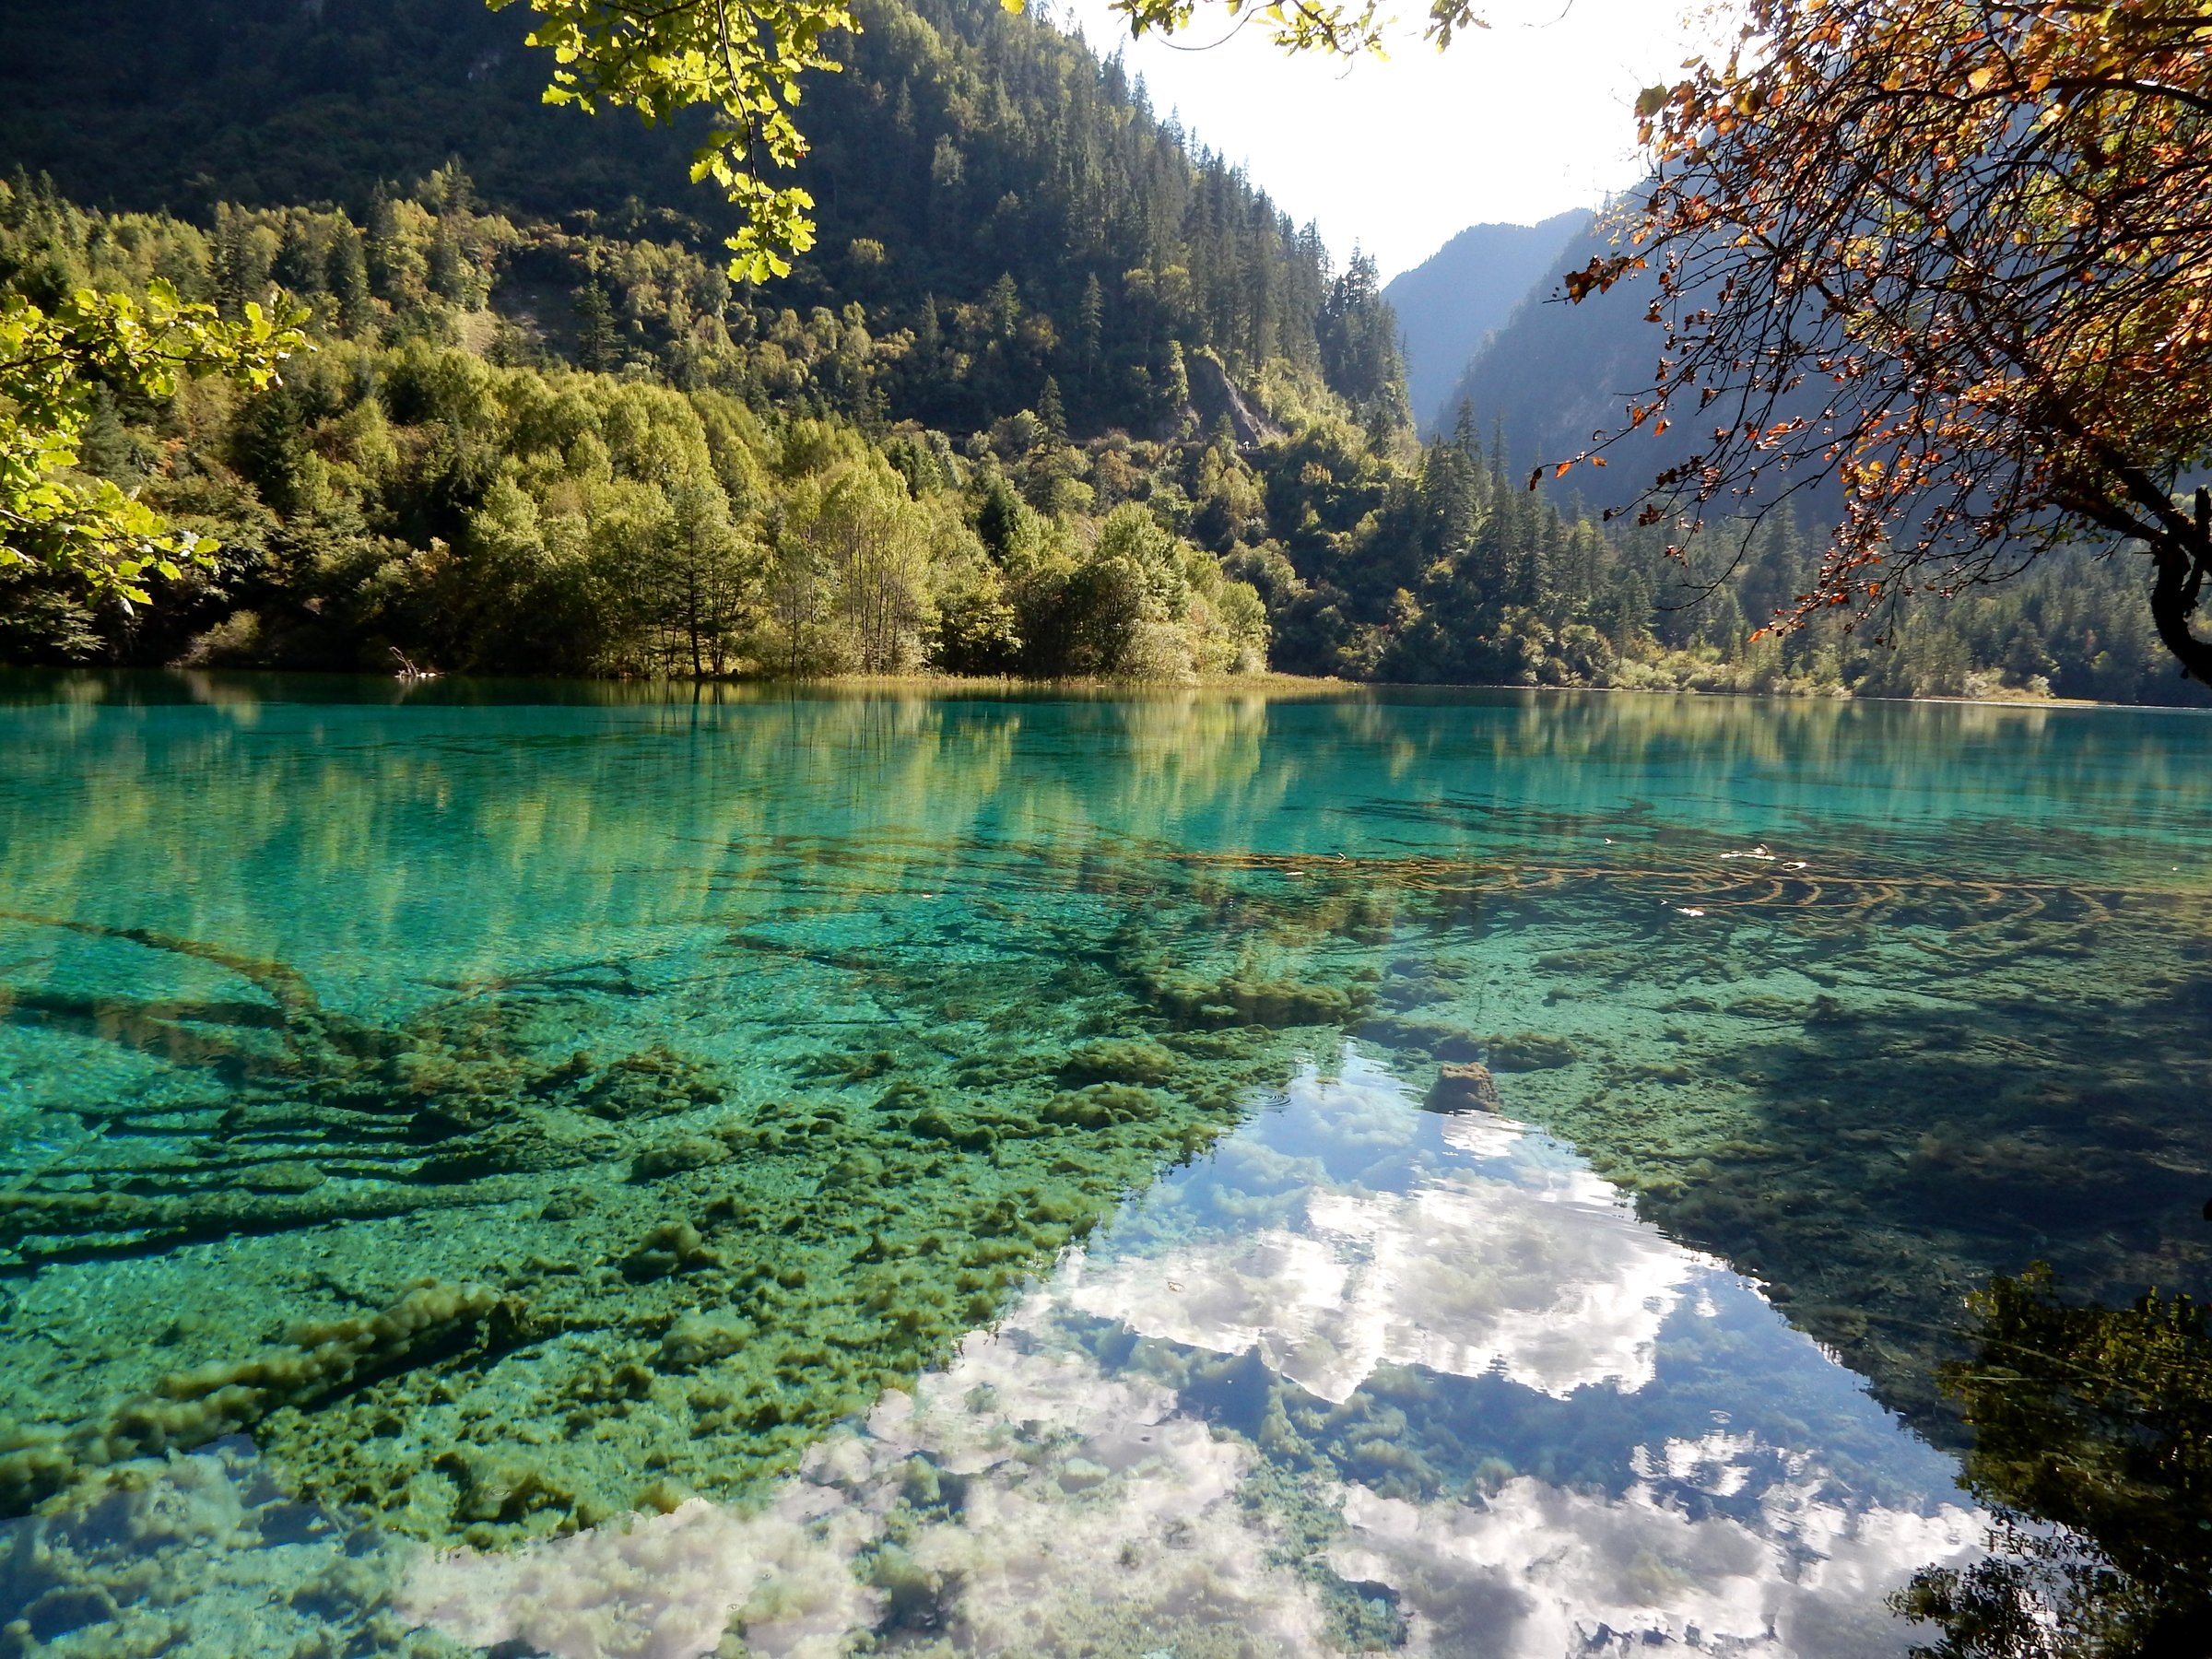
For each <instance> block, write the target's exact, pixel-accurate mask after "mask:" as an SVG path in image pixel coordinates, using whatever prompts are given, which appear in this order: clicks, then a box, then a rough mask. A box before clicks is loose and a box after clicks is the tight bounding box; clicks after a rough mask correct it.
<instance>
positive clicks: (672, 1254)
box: [622, 1221, 722, 1284]
mask: <svg viewBox="0 0 2212 1659" xmlns="http://www.w3.org/2000/svg"><path fill="white" fill-rule="evenodd" d="M721 1265H722V1258H721V1257H720V1256H718V1255H716V1254H715V1253H713V1252H712V1251H711V1250H709V1249H708V1248H707V1241H705V1240H704V1239H702V1238H700V1236H699V1229H698V1228H696V1227H694V1226H692V1225H691V1223H690V1222H688V1221H664V1222H662V1223H661V1224H660V1225H659V1226H658V1227H656V1228H654V1229H653V1230H652V1231H651V1232H649V1233H647V1234H646V1235H645V1239H644V1241H643V1242H642V1243H641V1244H640V1245H639V1246H638V1247H637V1249H635V1250H633V1251H631V1252H630V1253H629V1254H628V1255H626V1256H624V1257H623V1258H622V1274H623V1277H625V1278H628V1279H630V1280H632V1281H633V1282H635V1283H638V1284H650V1283H652V1282H653V1280H654V1279H662V1278H666V1277H668V1276H669V1275H670V1274H672V1273H681V1272H684V1271H686V1270H687V1269H689V1268H693V1267H719V1266H721Z"/></svg>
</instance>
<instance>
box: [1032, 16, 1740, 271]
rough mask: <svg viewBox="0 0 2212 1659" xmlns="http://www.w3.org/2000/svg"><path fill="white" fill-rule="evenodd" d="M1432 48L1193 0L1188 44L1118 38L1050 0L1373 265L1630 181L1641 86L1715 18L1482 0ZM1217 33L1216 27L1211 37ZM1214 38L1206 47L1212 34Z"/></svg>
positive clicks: (1335, 240)
mask: <svg viewBox="0 0 2212 1659" xmlns="http://www.w3.org/2000/svg"><path fill="white" fill-rule="evenodd" d="M1480 9H1481V10H1482V11H1483V13H1484V14H1485V15H1486V16H1487V17H1488V18H1489V20H1490V24H1491V27H1490V28H1489V29H1487V30H1471V31H1469V32H1468V33H1466V34H1465V35H1463V36H1461V37H1460V39H1459V40H1458V41H1455V42H1454V43H1453V47H1452V49H1451V50H1450V51H1449V52H1447V53H1441V54H1440V53H1437V52H1436V51H1434V50H1433V49H1432V48H1430V47H1429V46H1426V45H1424V44H1422V42H1421V41H1420V40H1419V39H1418V34H1417V33H1415V32H1414V31H1413V30H1412V29H1411V27H1410V25H1407V26H1404V28H1403V32H1404V39H1403V41H1402V42H1401V43H1400V44H1399V45H1398V46H1397V47H1395V48H1394V52H1393V54H1392V56H1391V57H1390V59H1389V61H1387V62H1382V63H1377V62H1373V61H1361V62H1359V63H1355V64H1352V65H1348V66H1347V65H1345V64H1343V63H1341V62H1328V61H1324V60H1322V59H1318V58H1309V59H1299V60H1289V61H1287V60H1286V59H1285V58H1284V56H1283V54H1282V53H1280V52H1278V51H1277V49H1276V48H1275V47H1273V46H1272V45H1270V44H1269V43H1268V41H1267V39H1266V37H1265V34H1264V33H1263V32H1262V30H1263V28H1264V25H1263V24H1262V23H1261V22H1259V21H1257V20H1255V21H1253V22H1252V23H1251V24H1250V25H1248V26H1246V27H1244V28H1242V29H1239V28H1238V27H1237V26H1236V25H1235V24H1234V23H1233V22H1231V21H1230V20H1229V19H1228V18H1225V17H1223V16H1222V15H1220V14H1219V13H1218V11H1214V12H1212V13H1210V14H1209V12H1208V11H1207V10H1206V9H1205V8H1202V9H1201V11H1200V14H1199V17H1198V18H1197V19H1196V21H1195V22H1194V24H1193V26H1192V28H1191V29H1190V30H1189V32H1188V34H1187V37H1177V38H1178V40H1179V41H1182V40H1185V39H1187V41H1188V43H1189V45H1188V49H1186V48H1184V47H1182V46H1179V45H1171V44H1169V43H1168V42H1166V41H1162V40H1160V39H1159V37H1157V36H1147V37H1146V38H1145V39H1144V40H1142V41H1128V40H1127V25H1126V24H1125V23H1124V21H1123V20H1122V18H1120V17H1119V16H1117V15H1116V14H1115V13H1113V12H1112V11H1111V10H1109V9H1108V7H1107V6H1106V3H1105V0H1060V3H1059V4H1055V5H1053V6H1051V8H1050V15H1051V16H1053V18H1056V19H1059V20H1061V21H1062V22H1063V23H1074V24H1079V25H1080V26H1081V28H1082V29H1083V33H1084V35H1085V37H1086V38H1087V39H1088V41H1090V42H1091V44H1092V45H1093V46H1095V47H1097V48H1098V49H1099V50H1100V51H1101V52H1108V53H1111V52H1112V50H1113V48H1114V46H1115V45H1116V44H1117V43H1121V42H1124V41H1125V42H1126V59H1125V61H1126V63H1127V65H1128V66H1129V68H1130V69H1131V70H1132V71H1134V72H1135V73H1138V74H1141V75H1142V76H1144V77H1145V84H1146V86H1147V88H1149V89H1150V92H1151V96H1152V103H1153V107H1154V108H1155V109H1156V110H1158V111H1159V112H1160V113H1162V114H1163V115H1164V114H1166V113H1167V112H1169V111H1170V110H1174V111H1176V112H1179V113H1180V115H1181V117H1182V123H1183V125H1184V126H1185V127H1186V128H1188V129H1190V130H1191V131H1192V132H1194V134H1195V135H1196V136H1197V137H1198V139H1199V141H1200V142H1202V143H1204V144H1206V145H1208V146H1210V147H1212V148H1214V149H1216V150H1218V151H1220V152H1221V153H1222V154H1224V155H1226V156H1228V157H1229V158H1230V160H1232V161H1241V162H1242V163H1244V164H1245V166H1246V167H1247V169H1248V171H1249V172H1250V174H1251V176H1252V179H1253V182H1254V183H1255V184H1257V185H1259V186H1260V187H1261V188H1262V189H1264V190H1265V191H1266V192H1267V193H1268V194H1271V195H1272V196H1273V197H1274V198H1275V199H1276V201H1277V203H1279V204H1280V205H1281V206H1283V207H1284V208H1285V209H1286V210H1287V211H1288V213H1289V214H1290V215H1291V217H1292V218H1295V219H1297V220H1298V221H1299V222H1300V223H1301V224H1302V223H1304V222H1305V221H1306V220H1307V219H1310V218H1311V219H1315V220H1318V221H1319V222H1320V225H1321V229H1322V234H1323V235H1324V237H1325V238H1326V239H1327V241H1328V244H1329V246H1330V248H1331V250H1332V251H1333V252H1334V253H1335V254H1336V255H1337V256H1338V258H1340V259H1341V258H1343V257H1344V256H1345V255H1347V254H1348V253H1350V252H1351V250H1352V248H1353V246H1354V244H1355V243H1356V244H1358V245H1359V246H1360V247H1363V248H1365V249H1366V250H1367V251H1368V252H1369V253H1372V254H1373V255H1374V256H1375V258H1376V259H1377V261H1379V262H1380V264H1381V265H1382V275H1383V277H1385V278H1387V277H1392V276H1394V275H1395V274H1396V273H1398V272H1399V271H1402V270H1405V269H1406V268H1407V267H1409V266H1412V265H1418V264H1419V263H1420V262H1421V261H1422V260H1424V259H1426V258H1427V257H1428V256H1429V255H1430V254H1431V253H1434V252H1436V250H1437V249H1438V248H1439V247H1441V245H1442V244H1443V243H1444V242H1446V241H1449V240H1450V239H1451V238H1452V237H1453V235H1454V234H1455V233H1457V232H1458V231H1460V230H1462V229H1465V228H1466V227H1467V226H1469V225H1475V224H1483V223H1487V222H1503V223H1514V224H1535V222H1536V221H1538V220H1539V219H1543V218H1549V217H1550V216H1551V215H1552V214H1555V213H1558V212H1559V211H1561V210H1562V209H1565V208H1569V207H1580V206H1598V205H1599V204H1600V203H1602V202H1603V201H1604V199H1605V197H1606V193H1607V192H1609V191H1618V190H1622V189H1625V188H1627V187H1628V186H1629V185H1630V184H1632V183H1634V182H1635V181H1636V179H1637V177H1638V174H1639V172H1640V171H1641V168H1640V165H1639V162H1638V159H1637V153H1636V142H1635V140H1636V133H1635V119H1634V116H1633V114H1632V113H1631V111H1632V108H1633V106H1634V103H1635V100H1636V93H1637V91H1638V90H1639V89H1640V88H1643V87H1647V86H1650V85H1652V84H1653V82H1655V81H1659V80H1663V79H1671V78H1673V74H1674V71H1675V70H1676V69H1677V67H1678V66H1679V65H1680V64H1681V62H1682V60H1683V59H1684V57H1686V56H1687V55H1689V54H1690V53H1692V52H1693V51H1694V50H1695V44H1696V42H1697V41H1700V40H1704V39H1707V38H1709V33H1708V31H1709V30H1710V29H1711V28H1712V25H1710V24H1705V25H1697V24H1693V23H1692V22H1690V21H1688V20H1686V18H1685V16H1684V13H1685V11H1686V9H1687V8H1686V6H1684V5H1683V4H1681V3H1680V0H1494V3H1493V4H1490V5H1488V6H1483V7H1481V8H1480ZM1215 42H1219V43H1218V44H1215ZM1207 48H1210V49H1207Z"/></svg>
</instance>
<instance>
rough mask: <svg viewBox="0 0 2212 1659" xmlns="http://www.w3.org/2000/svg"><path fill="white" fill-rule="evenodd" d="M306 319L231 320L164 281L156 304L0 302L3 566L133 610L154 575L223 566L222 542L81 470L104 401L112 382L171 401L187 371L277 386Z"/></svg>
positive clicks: (254, 310)
mask: <svg viewBox="0 0 2212 1659" xmlns="http://www.w3.org/2000/svg"><path fill="white" fill-rule="evenodd" d="M305 316H306V313H305V312H289V311H286V312H277V313H274V314H272V313H271V312H267V311H265V310H264V309H263V308H262V307H261V306H259V305H255V304H249V305H247V306H246V307H245V308H244V317H243V320H242V321H240V322H236V323H232V322H227V321H225V320H224V319H223V318H222V317H220V316H218V314H217V312H216V310H215V308H214V307H213V306H211V305H202V304H186V303H185V302H184V301H182V300H180V299H179V298H178V297H177V292H176V289H175V288H171V286H170V285H169V284H168V283H167V282H163V281H160V280H158V279H157V280H156V281H154V282H152V283H149V284H148V285H147V298H146V302H145V304H144V305H140V304H139V303H138V302H137V301H136V300H133V299H131V298H130V297H129V296H128V295H124V294H102V293H96V292H94V291H93V290H91V289H89V288H84V289H79V290H78V291H77V292H76V293H75V294H73V295H71V296H70V297H69V298H68V299H66V300H63V301H62V302H61V303H60V304H59V305H57V306H55V307H54V308H53V310H52V311H51V312H48V311H44V310H41V308H40V307H38V306H36V305H33V304H32V303H31V302H30V301H29V300H27V299H25V298H24V297H23V296H21V295H20V294H10V295H8V296H6V299H5V300H0V571H6V570H7V569H8V568H9V567H11V566H12V567H18V568H19V567H25V566H29V567H33V568H36V569H39V570H42V571H47V572H49V573H52V574H55V575H58V576H60V577H62V578H64V579H65V581H67V582H70V583H71V584H72V585H74V586H76V587H78V588H80V589H82V590H83V592H84V594H85V596H86V597H87V598H88V599H90V600H93V601H95V602H97V601H100V600H106V599H118V600H121V601H123V602H124V603H125V604H126V605H127V604H131V603H137V604H144V603H146V602H147V598H148V597H149V595H148V594H147V587H146V583H147V577H148V576H149V574H152V575H159V576H164V577H169V578H171V579H174V578H175V577H177V576H179V575H180V574H182V566H183V565H186V564H200V565H206V564H208V563H209V562H211V557H212V555H213V553H214V551H215V547H216V544H215V543H214V542H213V541H211V540H209V539H208V538H206V537H205V536H201V535H194V533H193V532H191V531H189V530H176V529H172V528H171V527H170V526H169V525H168V524H164V523H163V522H162V520H161V519H160V517H159V515H157V514H156V513H155V512H152V511H151V510H150V509H148V508H147V507H146V506H144V505H143V504H141V503H140V502H139V501H138V500H135V498H133V497H131V496H129V495H126V494H125V493H124V491H123V490H121V489H120V488H117V487H116V486H115V485H114V484H113V483H112V482H110V481H109V480H107V479H105V478H85V477H76V476H73V473H72V469H73V468H74V467H75V466H76V463H77V460H78V454H79V447H80V444H81V442H82V440H83V438H84V435H85V431H86V429H87V428H88V426H89V424H90V423H91V419H92V415H93V410H94V406H95V399H96V397H97V395H98V394H99V390H100V388H101V387H102V386H104V387H106V388H108V389H109V390H110V391H112V392H119V393H123V394H127V395H131V396H135V397H137V398H141V399H145V400H147V401H153V402H159V401H163V400H166V399H168V398H169V397H171V396H173V395H174V394H175V393H176V389H177V384H178V381H179V378H180V377H181V376H188V375H189V376H198V375H206V374H213V373H220V374H224V375H227V376H228V377H229V379H231V380H232V381H235V382H237V383H239V384H240V385H241V386H246V387H249V388H254V389H259V388H262V387H265V386H269V385H273V384H275V383H276V382H277V366H278V365H279V364H280V363H281V362H282V361H283V360H284V359H286V358H287V357H288V356H289V355H290V354H291V353H293V352H295V351H298V350H300V349H301V348H303V347H305V346H306V343H307V342H306V336H305V335H302V334H301V333H300V328H299V324H300V322H302V321H303V320H304V319H305Z"/></svg>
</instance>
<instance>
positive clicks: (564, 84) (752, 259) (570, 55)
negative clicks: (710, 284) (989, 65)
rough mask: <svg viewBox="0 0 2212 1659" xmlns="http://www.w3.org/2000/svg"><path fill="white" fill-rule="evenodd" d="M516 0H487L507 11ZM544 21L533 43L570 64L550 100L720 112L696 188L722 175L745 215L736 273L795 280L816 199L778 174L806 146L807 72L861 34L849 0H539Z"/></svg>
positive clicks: (833, 64)
mask: <svg viewBox="0 0 2212 1659" xmlns="http://www.w3.org/2000/svg"><path fill="white" fill-rule="evenodd" d="M515 3H516V0H488V4H489V5H490V6H491V8H492V10H494V11H503V10H505V9H506V8H507V7H508V6H512V5H514V4H515ZM528 4H529V6H530V9H531V10H532V11H534V12H535V13H536V14H537V15H538V16H539V17H540V18H543V19H544V21H543V22H541V23H540V24H539V25H538V26H537V28H536V29H534V30H533V31H532V32H531V35H530V44H532V45H533V46H543V47H549V48H550V49H551V50H552V53H553V55H554V58H555V60H556V62H557V64H558V65H559V67H557V68H556V69H555V70H554V72H553V82H552V85H550V86H549V87H547V88H546V101H547V103H555V104H574V105H575V106H576V107H577V108H579V109H581V110H582V111H584V112H586V113H587V114H596V113H597V112H598V111H599V108H600V106H601V105H602V104H607V105H615V106H619V107H622V108H627V109H632V110H635V111H637V112H638V113H639V114H640V115H641V116H643V117H644V118H645V120H646V122H647V123H648V124H660V123H664V122H668V121H672V120H674V119H676V118H677V117H678V116H680V115H682V114H683V113H685V112H687V111H690V110H695V109H705V110H708V111H710V112H712V115H713V119H714V125H713V126H712V129H711V130H710V131H709V132H708V134H707V135H706V138H705V141H704V142H702V143H701V144H700V146H699V147H698V148H697V149H696V150H695V151H694V152H693V155H692V163H691V178H692V182H694V183H702V182H706V181H707V180H709V179H712V181H713V182H715V183H717V184H719V185H721V186H722V188H723V189H724V191H725V192H727V193H728V195H729V198H730V201H731V202H732V203H733V204H734V205H735V206H736V207H737V209H738V210H739V212H740V214H741V215H742V220H741V222H740V224H739V225H738V228H737V230H736V233H735V235H733V236H732V237H731V238H730V239H729V248H730V253H731V256H732V257H731V260H730V275H731V276H733V277H737V278H738V279H740V280H742V281H752V282H761V281H765V280H767V279H768V278H769V277H785V276H789V275H790V273H791V257H790V256H791V255H793V254H794V253H806V250H807V249H809V248H811V247H813V246H814V222H813V220H812V219H811V218H808V217H807V216H808V212H809V210H810V209H811V208H812V207H813V206H814V198H813V196H811V195H809V194H807V193H806V191H805V190H803V189H801V188H800V187H799V186H797V185H795V184H785V185H778V184H777V183H775V182H772V179H771V173H773V172H775V171H787V170H789V169H791V168H794V167H796V166H797V165H798V163H799V161H800V160H801V159H802V158H804V157H805V156H806V138H805V137H804V136H802V135H801V134H800V132H799V129H798V126H797V125H796V124H795V123H794V121H793V120H792V112H793V111H794V110H795V109H796V108H797V107H798V104H799V99H800V95H801V88H800V84H799V77H800V76H802V75H803V74H805V73H806V71H808V70H816V69H818V70H822V71H824V72H826V73H835V72H836V71H837V70H838V69H840V68H841V65H840V64H839V63H838V62H837V61H836V60H835V59H834V58H832V57H830V55H829V53H828V52H827V50H826V49H825V41H826V37H828V36H830V35H831V34H833V33H836V32H838V31H839V30H843V31H845V32H848V33H852V34H857V33H859V32H860V23H859V20H858V19H857V18H854V17H853V12H852V8H851V7H850V6H847V5H845V4H844V0H688V3H687V0H673V3H671V4H648V5H643V6H616V5H608V4H606V0H528Z"/></svg>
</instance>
